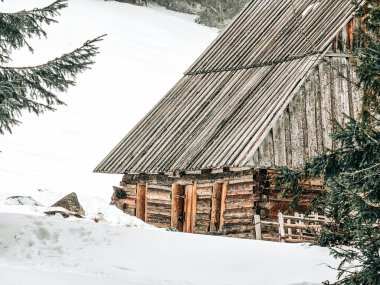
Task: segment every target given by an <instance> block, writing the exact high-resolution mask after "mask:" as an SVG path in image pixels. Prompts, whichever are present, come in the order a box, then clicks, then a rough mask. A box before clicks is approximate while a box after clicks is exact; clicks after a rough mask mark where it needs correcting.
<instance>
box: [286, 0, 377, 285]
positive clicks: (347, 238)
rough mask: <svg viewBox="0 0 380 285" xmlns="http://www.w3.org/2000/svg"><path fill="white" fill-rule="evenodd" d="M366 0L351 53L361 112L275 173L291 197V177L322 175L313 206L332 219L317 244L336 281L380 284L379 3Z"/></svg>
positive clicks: (349, 284)
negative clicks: (316, 152) (301, 160)
mask: <svg viewBox="0 0 380 285" xmlns="http://www.w3.org/2000/svg"><path fill="white" fill-rule="evenodd" d="M366 2H367V5H365V6H359V5H358V6H357V7H358V13H357V16H358V17H360V18H362V19H364V27H363V29H362V30H360V31H358V35H359V36H360V37H363V38H364V39H365V41H364V42H365V45H364V47H361V48H359V49H358V50H357V51H356V54H355V58H356V61H357V66H356V72H357V74H358V77H359V82H358V84H359V85H360V87H361V88H362V90H363V94H364V95H363V102H362V104H363V109H362V112H361V116H360V118H359V119H358V120H354V119H352V118H348V122H347V123H346V124H345V126H340V125H338V124H336V128H335V130H334V132H333V134H332V137H333V139H334V140H335V141H336V143H337V145H338V146H339V147H337V148H336V149H334V150H327V151H326V153H325V154H324V155H321V156H318V157H315V158H313V159H312V160H311V161H310V162H309V163H308V164H307V165H306V166H305V167H304V168H303V169H302V170H301V171H289V170H288V169H283V170H282V175H281V176H280V183H284V185H285V186H292V187H293V188H294V189H296V191H295V198H296V199H297V198H298V197H299V196H300V195H301V193H300V187H299V186H298V185H297V181H296V180H299V179H300V178H301V177H302V178H314V177H323V178H324V181H325V185H326V194H325V196H324V197H323V199H319V200H318V202H319V203H318V206H319V207H321V208H324V209H325V210H326V215H327V216H329V217H330V218H331V221H332V222H331V223H327V224H326V225H325V226H324V229H323V231H322V234H321V236H320V237H319V243H320V245H325V246H329V247H330V249H331V252H332V254H333V255H334V256H335V257H337V258H340V259H341V260H342V261H341V263H340V265H339V267H338V268H337V269H338V272H339V275H338V277H339V281H338V282H336V283H335V284H345V285H379V284H380V120H379V118H380V104H379V102H380V76H379V71H380V5H379V1H378V0H369V1H366ZM286 188H288V190H289V188H290V187H286ZM288 193H289V191H288Z"/></svg>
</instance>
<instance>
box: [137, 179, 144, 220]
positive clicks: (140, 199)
mask: <svg viewBox="0 0 380 285" xmlns="http://www.w3.org/2000/svg"><path fill="white" fill-rule="evenodd" d="M146 186H147V185H146V183H144V184H140V183H138V184H137V197H136V217H137V218H139V219H141V220H143V221H145V209H146V208H145V207H146V201H145V200H146V189H147V187H146Z"/></svg>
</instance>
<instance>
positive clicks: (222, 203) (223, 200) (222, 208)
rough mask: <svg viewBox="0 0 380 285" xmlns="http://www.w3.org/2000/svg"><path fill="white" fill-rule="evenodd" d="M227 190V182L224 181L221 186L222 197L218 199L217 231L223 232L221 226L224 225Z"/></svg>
mask: <svg viewBox="0 0 380 285" xmlns="http://www.w3.org/2000/svg"><path fill="white" fill-rule="evenodd" d="M227 188H228V181H224V182H223V186H222V195H221V197H220V220H219V231H221V230H223V225H224V212H225V210H226V199H227Z"/></svg>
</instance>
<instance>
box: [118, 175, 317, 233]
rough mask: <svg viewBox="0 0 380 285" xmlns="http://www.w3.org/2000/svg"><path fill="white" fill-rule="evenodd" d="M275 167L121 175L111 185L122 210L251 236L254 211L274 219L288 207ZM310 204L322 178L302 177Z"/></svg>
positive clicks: (164, 224) (190, 228)
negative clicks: (165, 176) (212, 173)
mask: <svg viewBox="0 0 380 285" xmlns="http://www.w3.org/2000/svg"><path fill="white" fill-rule="evenodd" d="M275 177H276V171H275V170H270V169H261V170H252V171H251V173H250V174H245V175H240V176H232V177H231V176H230V177H227V176H226V177H225V178H220V175H218V177H217V178H213V177H210V178H209V179H204V177H202V178H201V177H200V178H199V179H198V180H197V179H194V177H192V179H191V180H189V179H186V178H180V179H179V178H178V179H176V178H173V179H172V181H160V180H159V179H158V180H149V181H138V182H136V181H135V180H133V181H132V180H128V176H127V175H126V176H125V180H124V181H122V182H121V183H120V186H119V187H114V194H113V197H112V201H113V203H114V204H115V205H116V206H117V207H119V208H120V209H122V210H123V211H124V212H125V213H128V214H130V215H135V216H137V217H138V218H140V219H142V220H143V221H145V222H147V223H149V224H153V225H155V226H157V227H160V228H171V229H173V230H177V231H181V232H190V233H198V234H212V235H226V236H231V237H239V238H255V226H254V215H255V214H259V215H261V216H262V217H263V218H266V219H273V220H275V219H277V214H278V212H279V211H281V212H284V213H288V211H287V209H288V207H289V204H290V199H287V198H286V197H283V196H282V195H281V189H278V188H277V187H276V184H275ZM305 188H306V189H307V195H305V196H304V197H302V199H301V207H300V209H298V210H301V211H302V207H303V206H305V207H306V206H308V205H309V204H310V201H311V199H312V198H313V196H315V194H316V193H317V191H321V188H322V184H321V182H320V181H318V182H315V181H314V182H313V181H308V182H307V183H306V182H305Z"/></svg>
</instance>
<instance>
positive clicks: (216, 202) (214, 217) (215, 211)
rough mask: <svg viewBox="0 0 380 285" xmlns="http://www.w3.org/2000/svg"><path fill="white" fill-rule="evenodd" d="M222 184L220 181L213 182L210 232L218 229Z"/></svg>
mask: <svg viewBox="0 0 380 285" xmlns="http://www.w3.org/2000/svg"><path fill="white" fill-rule="evenodd" d="M222 185H223V184H222V183H214V186H213V189H212V201H211V222H210V232H215V231H217V230H218V229H219V221H220V206H221V204H220V203H221V197H222Z"/></svg>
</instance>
